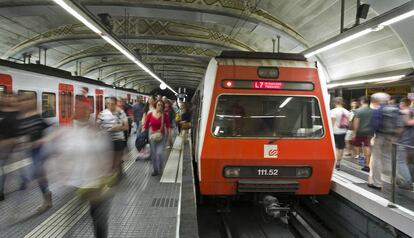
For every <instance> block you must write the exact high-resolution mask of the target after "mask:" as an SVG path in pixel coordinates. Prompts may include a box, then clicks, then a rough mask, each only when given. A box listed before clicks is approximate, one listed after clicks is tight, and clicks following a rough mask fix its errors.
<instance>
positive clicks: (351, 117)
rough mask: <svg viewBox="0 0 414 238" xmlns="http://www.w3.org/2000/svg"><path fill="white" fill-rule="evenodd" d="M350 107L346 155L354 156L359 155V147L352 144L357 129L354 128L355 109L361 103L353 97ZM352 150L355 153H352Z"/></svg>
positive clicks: (346, 135)
mask: <svg viewBox="0 0 414 238" xmlns="http://www.w3.org/2000/svg"><path fill="white" fill-rule="evenodd" d="M350 107H351V108H350V109H351V110H349V118H348V120H349V127H348V130H347V131H346V134H345V151H346V154H345V156H353V155H356V157H358V156H359V148H358V147H357V146H353V145H352V138H353V137H354V135H355V130H354V128H353V120H354V116H355V113H354V112H355V110H357V109H358V108H359V103H358V101H357V100H356V99H352V100H351V104H350ZM352 150H353V152H354V153H352Z"/></svg>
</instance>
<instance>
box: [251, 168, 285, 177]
mask: <svg viewBox="0 0 414 238" xmlns="http://www.w3.org/2000/svg"><path fill="white" fill-rule="evenodd" d="M279 175H280V171H279V169H273V168H259V169H256V176H259V177H262V176H265V177H266V176H271V177H272V176H273V177H277V176H279Z"/></svg>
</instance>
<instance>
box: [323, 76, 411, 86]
mask: <svg viewBox="0 0 414 238" xmlns="http://www.w3.org/2000/svg"><path fill="white" fill-rule="evenodd" d="M404 76H405V75H396V76H389V77H383V78H374V79H365V80H355V81H349V82H343V83H330V84H328V88H329V89H331V88H336V87H340V86H349V85H358V84H364V83H375V82H381V81H387V80H393V81H398V80H401V79H402V78H403V77H404Z"/></svg>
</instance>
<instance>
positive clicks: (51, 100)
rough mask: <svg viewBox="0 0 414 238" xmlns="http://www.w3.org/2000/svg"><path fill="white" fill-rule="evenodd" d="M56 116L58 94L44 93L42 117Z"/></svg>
mask: <svg viewBox="0 0 414 238" xmlns="http://www.w3.org/2000/svg"><path fill="white" fill-rule="evenodd" d="M55 116H56V94H54V93H42V117H43V118H47V117H55Z"/></svg>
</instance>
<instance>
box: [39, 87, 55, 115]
mask: <svg viewBox="0 0 414 238" xmlns="http://www.w3.org/2000/svg"><path fill="white" fill-rule="evenodd" d="M43 95H53V98H54V103H53V106H52V108H53V110H48V111H49V112H52V111H53V115H49V114H46V112H48V111H45V110H44V106H45V103H44V101H43ZM48 101H49V97H48ZM48 105H49V104H48ZM45 114H46V115H45ZM56 114H57V113H56V93H53V92H42V118H51V117H56Z"/></svg>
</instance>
